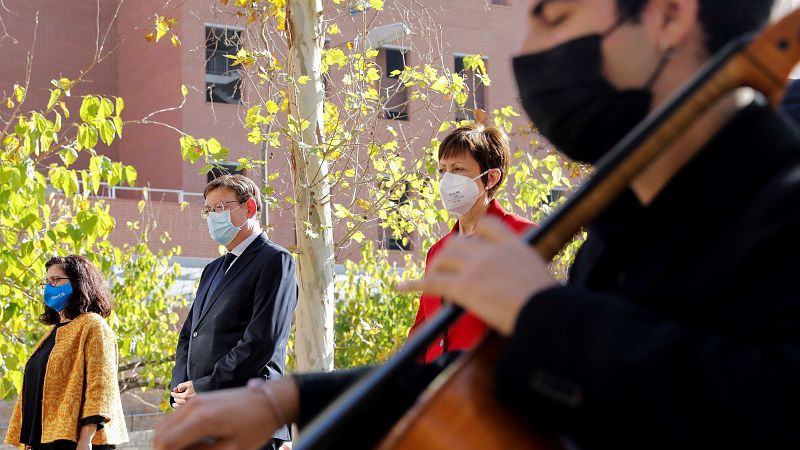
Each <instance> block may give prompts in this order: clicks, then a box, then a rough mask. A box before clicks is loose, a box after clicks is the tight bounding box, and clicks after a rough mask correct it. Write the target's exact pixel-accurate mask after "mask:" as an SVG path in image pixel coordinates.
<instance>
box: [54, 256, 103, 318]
mask: <svg viewBox="0 0 800 450" xmlns="http://www.w3.org/2000/svg"><path fill="white" fill-rule="evenodd" d="M56 265H57V266H61V268H62V269H63V270H64V273H65V274H66V275H67V277H68V278H69V280H70V284H72V297H71V298H70V299H69V301H68V302H67V305H66V307H64V315H65V316H66V317H67V319H70V320H72V319H74V318H76V317H78V316H79V315H81V314H83V313H87V312H93V313H97V314H100V315H101V316H103V317H104V318H105V317H108V316H109V314H111V308H113V306H114V305H113V302H112V301H111V293H110V292H109V290H108V284H106V280H104V279H103V276H102V275H100V271H99V270H97V268H96V267H95V266H94V264H92V263H91V262H89V260H88V259H86V258H84V257H83V256H79V255H69V256H55V257H53V258H51V259H50V260H49V261H47V262H46V263H45V265H44V266H45V268H48V269H49V268H50V267H51V266H56ZM39 321H40V322H42V323H43V324H46V325H55V324H57V323H59V322H60V321H61V317H60V316H59V314H58V311H56V310H55V309H53V308H51V307H49V306H47V305H45V307H44V313H42V315H41V316H39Z"/></svg>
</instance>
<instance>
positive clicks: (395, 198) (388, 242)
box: [383, 183, 411, 251]
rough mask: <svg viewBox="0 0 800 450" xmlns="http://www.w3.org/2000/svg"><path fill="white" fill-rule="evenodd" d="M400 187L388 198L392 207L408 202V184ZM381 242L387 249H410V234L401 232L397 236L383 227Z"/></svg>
mask: <svg viewBox="0 0 800 450" xmlns="http://www.w3.org/2000/svg"><path fill="white" fill-rule="evenodd" d="M401 189H402V191H401V192H397V191H395V192H397V193H396V194H395V193H392V194H393V195H392V196H391V197H390V199H389V202H390V205H391V206H393V207H394V206H400V205H406V204H408V189H409V184H408V183H405V185H403V186H402V187H401ZM383 243H384V246H385V248H386V249H388V250H402V251H409V250H411V236H410V235H409V234H408V233H403V234H402V235H400V236H397V235H395V234H394V233H393V232H392V230H391V229H390V228H384V230H383Z"/></svg>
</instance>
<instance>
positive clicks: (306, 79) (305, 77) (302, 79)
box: [297, 75, 311, 84]
mask: <svg viewBox="0 0 800 450" xmlns="http://www.w3.org/2000/svg"><path fill="white" fill-rule="evenodd" d="M310 80H311V77H309V76H308V75H302V76H300V78H298V79H297V84H306V83H308V82H309V81H310Z"/></svg>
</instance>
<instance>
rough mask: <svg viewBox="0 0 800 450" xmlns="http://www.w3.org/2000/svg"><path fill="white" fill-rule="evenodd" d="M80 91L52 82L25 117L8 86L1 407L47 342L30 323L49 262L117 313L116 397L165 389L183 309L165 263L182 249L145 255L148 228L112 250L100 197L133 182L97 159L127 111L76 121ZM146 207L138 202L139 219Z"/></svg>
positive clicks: (101, 100)
mask: <svg viewBox="0 0 800 450" xmlns="http://www.w3.org/2000/svg"><path fill="white" fill-rule="evenodd" d="M78 81H79V80H69V79H66V78H61V79H59V80H53V83H52V84H53V86H52V88H51V89H50V98H49V101H48V103H47V105H46V107H45V108H44V109H42V110H36V109H31V110H28V109H26V108H25V105H26V103H25V98H26V93H27V89H26V87H23V86H20V85H15V86H14V88H13V91H12V93H11V95H9V96H8V97H7V98H6V99H5V106H6V107H7V108H8V110H7V111H6V112H3V113H2V114H0V118H2V122H0V127H2V128H1V129H0V314H1V316H0V398H3V399H5V398H10V397H12V396H14V395H16V394H17V393H19V392H20V389H21V385H22V374H23V370H24V364H25V362H26V361H27V359H28V357H29V356H30V354H31V352H32V351H33V349H34V348H35V345H36V343H37V342H38V341H39V339H40V338H41V337H42V336H43V335H44V333H46V332H47V327H46V326H45V325H42V324H41V323H39V322H38V321H37V318H38V316H39V315H40V314H41V313H42V312H43V309H44V308H43V300H42V290H41V287H40V286H39V282H40V280H41V279H42V277H43V276H44V274H45V268H44V263H45V262H46V261H47V260H48V259H49V258H50V257H51V256H54V255H67V254H80V255H83V256H85V257H87V258H88V259H89V260H90V261H92V263H93V264H95V265H96V266H97V267H98V268H99V269H100V270H101V272H102V273H103V274H104V276H105V278H106V279H107V280H108V282H109V284H110V285H111V292H112V294H113V297H114V299H115V301H116V305H115V309H114V312H113V314H112V315H111V317H110V318H109V323H110V325H111V327H112V328H113V329H114V331H115V332H116V334H117V338H118V339H119V350H120V372H121V376H120V387H121V389H122V390H123V391H124V390H127V389H131V388H137V387H147V386H159V385H163V384H164V383H165V381H164V380H166V379H168V378H167V376H168V372H167V371H168V369H169V367H170V364H168V362H169V361H168V360H169V359H170V355H171V354H172V348H174V343H175V341H176V339H177V332H176V331H175V329H174V327H175V324H176V322H177V319H178V318H177V314H176V313H175V312H174V311H175V307H176V306H178V305H179V304H180V301H179V300H178V299H176V298H174V297H170V296H169V295H168V292H169V289H170V287H171V285H172V284H173V282H174V281H175V279H176V277H177V276H178V275H179V274H180V270H179V267H178V266H177V265H175V266H172V265H170V264H169V263H168V258H169V257H172V256H175V255H177V254H178V253H179V252H180V249H179V248H175V249H170V250H161V251H159V252H157V253H154V252H152V251H151V250H150V248H149V247H148V243H147V240H148V233H150V232H153V231H154V230H153V229H152V228H151V227H149V226H148V227H145V228H144V229H143V230H141V231H142V240H141V241H140V242H139V243H137V244H134V245H128V244H126V245H123V246H121V247H116V246H114V245H112V244H111V243H110V242H109V241H108V238H109V235H110V233H111V231H112V230H113V229H114V227H115V226H116V221H115V220H114V218H113V217H112V216H111V215H110V214H109V204H108V203H106V202H105V201H104V200H102V199H100V197H101V195H100V194H102V193H103V192H105V191H107V190H108V189H109V188H112V187H114V186H117V185H122V184H126V185H129V186H133V185H134V183H135V181H136V175H137V174H136V169H135V168H134V167H132V166H129V165H125V164H122V163H120V162H116V161H112V160H111V159H110V158H108V157H107V156H104V155H102V154H101V153H100V152H98V150H97V149H98V147H101V146H108V145H111V143H112V142H114V141H115V140H117V139H120V138H122V133H123V127H124V122H123V119H122V116H121V113H122V111H123V109H124V106H125V103H124V101H123V99H122V98H119V97H117V98H108V97H100V96H94V95H84V96H82V97H81V98H80V107H79V109H78V111H77V113H78V114H77V115H76V114H75V111H71V110H70V109H69V108H68V101H69V100H72V99H70V98H69V97H70V96H71V92H72V90H74V88H75V85H76V84H77V83H78ZM79 159H81V160H80V161H79ZM76 162H77V163H76ZM78 167H83V168H78ZM145 207H146V203H145V202H144V201H142V202H141V203H140V212H141V211H142V209H143V208H145ZM129 226H130V227H131V228H135V227H138V223H131V224H129ZM162 239H163V241H162V242H166V240H167V237H166V236H162ZM143 331H146V333H145V332H143Z"/></svg>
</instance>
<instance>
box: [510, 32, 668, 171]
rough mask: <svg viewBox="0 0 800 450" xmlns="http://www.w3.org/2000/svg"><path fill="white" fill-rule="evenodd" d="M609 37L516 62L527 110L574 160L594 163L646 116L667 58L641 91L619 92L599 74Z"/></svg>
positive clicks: (567, 45) (586, 40) (597, 36)
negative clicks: (656, 81) (602, 47)
mask: <svg viewBox="0 0 800 450" xmlns="http://www.w3.org/2000/svg"><path fill="white" fill-rule="evenodd" d="M615 28H616V26H614V27H612V29H611V30H609V32H608V33H610V32H611V31H613V30H614V29H615ZM608 33H605V34H604V35H601V34H594V35H589V36H586V37H581V38H578V39H574V40H572V41H568V42H566V43H564V44H561V45H559V46H557V47H554V48H552V49H549V50H546V51H543V52H540V53H532V54H529V55H524V56H520V57H517V58H514V76H515V78H516V81H517V88H518V89H519V94H520V99H521V100H522V106H523V108H524V109H525V112H526V113H528V117H529V118H530V119H531V121H533V124H534V125H536V127H537V128H538V129H539V131H540V132H541V133H542V134H543V135H544V136H545V137H546V138H547V139H548V140H550V142H551V143H552V144H553V145H555V146H556V147H558V149H559V150H560V151H561V152H562V153H564V154H565V155H566V156H567V157H569V158H571V159H573V160H575V161H581V162H586V163H591V164H594V163H595V162H597V160H599V159H600V158H601V157H602V156H603V155H605V154H606V152H608V150H610V149H611V147H612V146H614V144H616V143H617V142H618V141H619V140H621V139H622V138H623V137H624V136H625V135H626V134H627V133H628V132H629V131H630V130H632V129H633V128H634V127H635V126H636V125H637V124H638V123H639V122H641V121H642V120H643V119H644V118H645V116H647V113H648V111H649V109H650V103H651V101H652V94H651V93H650V87H651V86H652V84H653V83H654V82H655V80H656V79H657V78H658V76H659V74H660V73H661V70H662V69H663V67H664V64H665V63H666V61H667V60H668V56H669V54H670V53H669V52H668V53H667V54H665V56H664V58H663V59H662V62H661V64H659V66H658V67H657V68H656V70H655V72H654V74H653V76H652V77H651V78H650V80H649V81H648V82H647V83H646V85H645V87H644V88H642V89H632V90H625V91H619V90H617V89H616V88H614V86H612V85H611V84H610V83H609V82H608V81H607V80H606V79H605V77H603V73H602V70H603V53H602V50H601V43H602V40H603V37H604V36H606V35H608Z"/></svg>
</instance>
